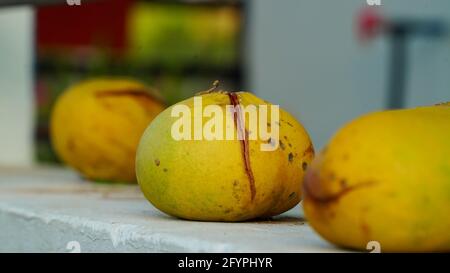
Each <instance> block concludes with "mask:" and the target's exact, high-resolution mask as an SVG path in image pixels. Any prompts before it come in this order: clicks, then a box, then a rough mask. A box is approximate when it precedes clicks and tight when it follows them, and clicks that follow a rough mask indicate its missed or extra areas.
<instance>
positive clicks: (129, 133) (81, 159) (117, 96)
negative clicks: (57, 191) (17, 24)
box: [50, 78, 164, 183]
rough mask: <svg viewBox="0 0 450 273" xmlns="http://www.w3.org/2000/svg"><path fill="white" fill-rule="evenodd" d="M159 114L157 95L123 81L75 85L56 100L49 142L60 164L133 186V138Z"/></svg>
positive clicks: (135, 139) (94, 176)
mask: <svg viewBox="0 0 450 273" xmlns="http://www.w3.org/2000/svg"><path fill="white" fill-rule="evenodd" d="M163 109H164V106H163V104H162V103H161V100H160V99H159V97H158V95H157V93H155V92H154V91H152V90H151V89H149V88H148V87H146V86H145V85H143V84H141V83H139V82H136V81H134V80H129V79H112V78H111V79H96V80H89V81H84V82H81V83H78V84H76V85H74V86H72V87H70V88H69V89H67V90H66V91H65V92H64V93H63V94H62V95H61V96H60V97H59V98H58V99H57V102H56V104H55V107H54V109H53V112H52V115H51V124H50V126H51V128H50V133H51V140H52V144H53V147H54V149H55V151H56V153H57V154H58V156H59V157H60V159H62V161H64V162H65V163H66V164H67V165H69V166H71V167H73V168H75V169H76V170H78V171H79V172H80V173H81V174H82V175H83V176H84V177H86V178H88V179H91V180H96V181H108V182H124V183H132V182H135V181H136V175H135V166H134V163H135V160H134V159H135V155H136V148H137V145H138V143H139V139H140V137H141V135H142V133H143V132H144V130H145V128H146V127H147V126H148V124H149V123H150V122H151V121H152V120H153V118H154V117H155V116H156V115H158V114H159V113H160V112H161V111H162V110H163Z"/></svg>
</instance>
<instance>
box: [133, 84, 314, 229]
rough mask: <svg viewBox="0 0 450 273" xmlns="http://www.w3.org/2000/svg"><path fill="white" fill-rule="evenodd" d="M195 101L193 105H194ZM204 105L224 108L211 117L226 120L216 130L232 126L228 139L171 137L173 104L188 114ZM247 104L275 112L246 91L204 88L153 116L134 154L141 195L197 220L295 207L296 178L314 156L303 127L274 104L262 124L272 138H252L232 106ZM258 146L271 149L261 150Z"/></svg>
mask: <svg viewBox="0 0 450 273" xmlns="http://www.w3.org/2000/svg"><path fill="white" fill-rule="evenodd" d="M199 99H201V102H202V104H201V106H198V105H196V100H199ZM208 106H213V107H215V109H216V110H218V111H219V110H220V112H221V113H224V116H222V117H219V118H218V119H216V121H219V123H220V121H223V124H226V125H224V126H223V127H222V128H226V129H227V130H228V129H232V130H233V129H235V130H234V134H233V138H231V139H229V138H225V137H224V138H220V137H217V135H216V138H200V139H198V138H197V139H195V132H194V130H193V131H191V132H190V133H188V135H189V136H193V137H192V139H191V140H187V139H182V140H179V139H177V138H176V137H174V132H173V126H174V124H176V123H177V121H179V118H177V116H176V115H174V113H173V112H174V110H176V109H178V108H177V107H185V108H186V110H188V111H189V112H192V113H195V112H196V111H199V112H200V113H201V112H202V111H203V110H202V109H203V108H204V109H205V113H206V112H207V109H208ZM248 106H250V107H251V106H254V107H255V109H261V108H264V106H265V107H267V108H268V109H269V112H268V113H269V114H268V115H266V116H271V113H272V112H271V111H274V112H275V110H273V108H272V107H270V106H273V105H272V104H270V103H269V102H267V101H263V100H261V99H260V98H258V97H256V96H255V95H253V94H251V93H247V92H237V93H233V92H226V91H208V92H203V93H201V94H199V95H198V96H195V97H194V98H190V99H187V100H185V101H182V102H180V103H178V104H176V105H174V106H172V107H170V108H168V109H166V110H165V111H164V112H162V113H161V114H160V115H158V117H156V118H155V120H154V121H153V122H152V123H151V124H150V126H149V127H148V128H147V130H146V131H145V133H144V135H143V136H142V139H141V142H140V144H139V147H138V152H137V157H136V174H137V178H138V183H139V185H140V186H141V189H142V191H143V193H144V195H145V196H146V198H147V199H148V200H149V201H150V202H151V203H152V204H153V205H154V206H155V207H156V208H158V209H160V210H161V211H163V212H165V213H167V214H169V215H172V216H176V217H179V218H184V219H190V220H201V221H244V220H249V219H254V218H262V217H270V216H274V215H277V214H280V213H282V212H285V211H287V210H289V209H290V208H292V207H294V206H295V205H296V204H298V202H299V201H300V196H301V182H302V179H303V175H304V172H305V169H306V167H307V165H308V164H309V163H310V162H311V161H312V158H313V155H314V150H313V146H312V144H311V141H310V138H309V136H308V134H307V132H306V131H305V129H304V128H303V126H302V125H301V124H300V123H299V122H297V121H296V120H295V118H294V117H293V116H291V115H290V114H288V113H287V112H285V111H284V110H282V109H279V111H278V113H279V119H278V120H275V121H274V120H273V119H269V121H268V122H267V128H271V129H272V130H273V131H272V132H274V131H276V130H275V129H274V128H277V129H279V130H278V132H279V136H275V134H271V137H270V138H268V139H265V138H264V137H262V134H259V136H257V132H256V130H253V129H254V128H253V127H252V128H250V127H249V126H250V125H251V121H250V117H249V115H245V112H241V111H232V110H233V109H241V110H242V109H247V108H246V107H248ZM230 109H231V110H230ZM175 112H176V111H175ZM216 115H218V114H216ZM194 116H195V114H193V115H192V116H190V117H188V118H187V119H186V120H187V121H191V122H192V123H191V124H192V125H194V126H195V123H196V122H197V121H200V122H201V123H202V124H204V128H206V127H207V126H208V121H209V122H210V121H211V120H213V119H214V118H212V116H209V117H206V114H205V116H202V117H201V118H200V119H199V120H196V118H195V117H194ZM210 117H211V119H210ZM261 117H262V116H259V118H261ZM216 118H217V116H216ZM228 118H229V119H230V120H231V124H230V123H228V122H227V120H228ZM244 121H245V122H244ZM197 129H198V128H197ZM260 129H261V128H260ZM215 130H218V128H215ZM268 131H269V130H268ZM268 131H267V132H268ZM238 135H241V136H242V137H240V138H239V137H237V136H238ZM244 136H245V137H244ZM252 136H253V137H252ZM264 145H271V146H274V149H268V150H265V149H262V147H263V146H264Z"/></svg>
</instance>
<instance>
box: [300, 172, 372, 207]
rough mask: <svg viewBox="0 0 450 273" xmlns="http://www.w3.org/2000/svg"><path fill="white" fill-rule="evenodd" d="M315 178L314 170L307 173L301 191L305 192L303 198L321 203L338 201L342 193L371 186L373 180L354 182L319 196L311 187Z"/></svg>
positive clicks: (326, 203)
mask: <svg viewBox="0 0 450 273" xmlns="http://www.w3.org/2000/svg"><path fill="white" fill-rule="evenodd" d="M315 179H317V175H316V174H314V172H312V171H310V172H309V175H307V177H306V179H305V182H304V183H303V191H304V193H305V199H307V198H309V199H310V200H311V202H313V203H316V204H321V205H328V204H330V203H334V202H337V201H339V199H341V198H342V197H343V196H344V195H346V194H348V193H350V192H353V191H355V190H357V189H360V188H364V187H369V186H373V185H374V184H375V182H372V181H369V182H365V183H360V184H356V185H354V186H348V187H344V188H343V189H342V190H341V191H339V192H337V193H335V194H329V195H325V196H319V195H318V194H316V193H315V192H314V190H313V189H312V188H311V185H310V184H312V183H315V181H316V180H315Z"/></svg>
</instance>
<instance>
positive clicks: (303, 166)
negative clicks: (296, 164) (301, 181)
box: [302, 162, 308, 171]
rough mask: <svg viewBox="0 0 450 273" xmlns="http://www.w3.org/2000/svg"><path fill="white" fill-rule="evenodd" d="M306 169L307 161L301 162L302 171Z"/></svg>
mask: <svg viewBox="0 0 450 273" xmlns="http://www.w3.org/2000/svg"><path fill="white" fill-rule="evenodd" d="M306 169H308V163H306V162H303V163H302V170H303V171H306Z"/></svg>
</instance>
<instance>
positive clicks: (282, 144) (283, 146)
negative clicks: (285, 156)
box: [279, 140, 286, 150]
mask: <svg viewBox="0 0 450 273" xmlns="http://www.w3.org/2000/svg"><path fill="white" fill-rule="evenodd" d="M279 142H280V147H281V149H282V150H284V149H286V146H285V145H284V143H283V141H281V140H280V141H279Z"/></svg>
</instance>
